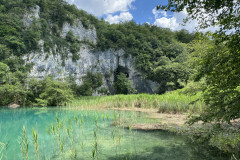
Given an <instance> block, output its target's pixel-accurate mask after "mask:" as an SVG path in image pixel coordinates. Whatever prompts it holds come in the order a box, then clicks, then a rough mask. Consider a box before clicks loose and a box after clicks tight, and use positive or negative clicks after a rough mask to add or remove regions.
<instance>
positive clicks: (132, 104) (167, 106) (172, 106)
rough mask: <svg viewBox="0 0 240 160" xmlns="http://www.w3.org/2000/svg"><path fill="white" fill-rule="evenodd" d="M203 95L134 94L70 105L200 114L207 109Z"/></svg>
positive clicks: (95, 98)
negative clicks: (201, 98) (202, 98)
mask: <svg viewBox="0 0 240 160" xmlns="http://www.w3.org/2000/svg"><path fill="white" fill-rule="evenodd" d="M200 97H201V93H198V94H196V95H192V96H190V95H186V94H181V93H179V91H173V92H168V93H166V94H163V95H150V94H134V95H112V96H99V97H80V98H79V99H75V100H74V101H73V102H72V103H70V104H68V106H69V107H73V108H84V109H85V108H144V109H150V108H154V109H159V112H162V113H184V112H194V113H200V112H202V110H203V109H204V107H205V104H204V102H203V101H201V100H200Z"/></svg>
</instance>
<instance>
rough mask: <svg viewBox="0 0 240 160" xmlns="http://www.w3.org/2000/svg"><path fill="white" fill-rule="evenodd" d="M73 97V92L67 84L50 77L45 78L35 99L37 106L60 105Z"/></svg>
mask: <svg viewBox="0 0 240 160" xmlns="http://www.w3.org/2000/svg"><path fill="white" fill-rule="evenodd" d="M72 99H73V92H72V90H71V89H70V88H69V85H68V84H67V83H64V82H60V81H56V80H54V79H53V78H52V77H48V78H46V80H45V81H44V85H43V90H42V93H41V94H40V95H39V98H37V99H36V101H37V104H36V105H38V106H61V105H65V104H66V103H67V102H69V101H71V100H72Z"/></svg>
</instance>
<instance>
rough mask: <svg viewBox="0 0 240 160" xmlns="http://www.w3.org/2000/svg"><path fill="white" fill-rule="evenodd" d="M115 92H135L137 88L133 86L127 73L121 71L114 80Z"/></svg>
mask: <svg viewBox="0 0 240 160" xmlns="http://www.w3.org/2000/svg"><path fill="white" fill-rule="evenodd" d="M113 86H114V90H115V94H133V93H136V90H135V89H134V88H133V87H132V83H131V81H130V80H129V79H128V78H127V76H126V74H124V73H120V74H119V75H117V76H116V80H115V82H114V85H113Z"/></svg>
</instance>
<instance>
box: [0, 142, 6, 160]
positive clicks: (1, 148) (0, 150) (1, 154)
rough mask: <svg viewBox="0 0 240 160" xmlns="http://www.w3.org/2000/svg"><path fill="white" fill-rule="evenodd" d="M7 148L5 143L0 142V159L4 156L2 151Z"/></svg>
mask: <svg viewBox="0 0 240 160" xmlns="http://www.w3.org/2000/svg"><path fill="white" fill-rule="evenodd" d="M6 149H7V145H6V144H5V143H2V142H0V160H2V159H3V157H4V151H5V150H6Z"/></svg>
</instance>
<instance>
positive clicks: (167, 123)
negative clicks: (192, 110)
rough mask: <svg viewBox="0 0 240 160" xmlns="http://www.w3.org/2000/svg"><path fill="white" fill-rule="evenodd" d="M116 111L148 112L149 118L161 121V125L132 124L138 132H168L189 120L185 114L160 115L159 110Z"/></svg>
mask: <svg viewBox="0 0 240 160" xmlns="http://www.w3.org/2000/svg"><path fill="white" fill-rule="evenodd" d="M114 109H115V110H122V111H137V112H146V113H147V114H148V117H149V118H154V119H159V120H160V123H137V124H132V125H131V126H128V127H131V128H132V129H136V130H146V131H150V130H168V129H170V128H172V127H174V128H176V127H181V126H183V125H184V124H185V122H186V120H187V115H185V114H173V113H158V109H143V108H114Z"/></svg>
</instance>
